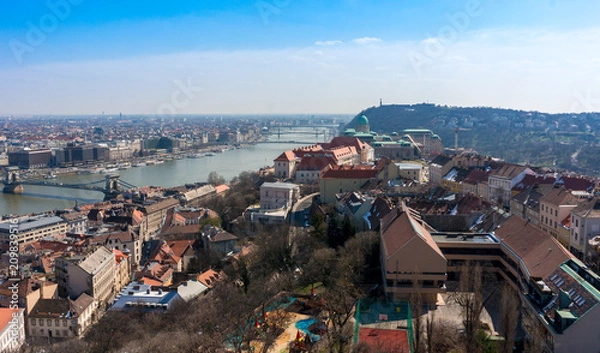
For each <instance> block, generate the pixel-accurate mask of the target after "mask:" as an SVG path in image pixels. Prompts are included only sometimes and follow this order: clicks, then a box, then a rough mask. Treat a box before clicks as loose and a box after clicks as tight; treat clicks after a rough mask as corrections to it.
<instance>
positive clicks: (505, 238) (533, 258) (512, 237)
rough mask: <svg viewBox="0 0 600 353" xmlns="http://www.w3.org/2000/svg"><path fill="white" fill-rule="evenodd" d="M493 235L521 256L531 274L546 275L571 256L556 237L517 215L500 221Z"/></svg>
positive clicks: (536, 275)
mask: <svg viewBox="0 0 600 353" xmlns="http://www.w3.org/2000/svg"><path fill="white" fill-rule="evenodd" d="M495 235H496V237H498V239H500V240H501V241H502V242H503V243H504V245H505V246H507V247H508V248H510V249H511V250H512V251H513V252H514V253H515V254H517V256H518V257H519V258H521V260H522V261H523V262H524V263H525V266H526V267H527V270H528V271H529V274H530V275H531V276H535V277H541V278H543V277H546V276H547V275H548V274H550V273H551V272H552V271H554V270H555V269H556V268H557V267H558V266H560V264H562V263H563V262H565V261H567V260H568V259H570V258H572V257H573V255H572V254H571V253H570V252H569V251H568V250H567V249H565V248H564V247H563V246H562V245H561V244H560V243H559V242H558V241H557V240H556V239H554V238H553V237H552V236H550V235H549V234H546V233H544V232H543V231H541V230H540V229H539V228H537V227H536V226H534V225H533V224H531V223H529V221H526V220H524V219H523V218H521V217H519V216H517V215H512V216H510V217H509V218H508V219H507V220H506V221H505V222H504V223H502V224H501V225H500V227H498V228H497V229H496V231H495Z"/></svg>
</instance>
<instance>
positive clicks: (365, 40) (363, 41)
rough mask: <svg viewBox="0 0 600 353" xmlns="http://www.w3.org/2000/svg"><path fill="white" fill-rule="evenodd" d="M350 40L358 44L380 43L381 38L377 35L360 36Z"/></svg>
mask: <svg viewBox="0 0 600 353" xmlns="http://www.w3.org/2000/svg"><path fill="white" fill-rule="evenodd" d="M352 42H354V43H356V44H360V45H366V44H375V43H381V39H380V38H377V37H362V38H356V39H353V40H352Z"/></svg>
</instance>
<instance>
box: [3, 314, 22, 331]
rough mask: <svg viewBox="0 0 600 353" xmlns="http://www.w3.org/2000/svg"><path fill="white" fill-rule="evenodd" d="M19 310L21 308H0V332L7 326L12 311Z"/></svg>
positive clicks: (11, 316)
mask: <svg viewBox="0 0 600 353" xmlns="http://www.w3.org/2000/svg"><path fill="white" fill-rule="evenodd" d="M21 310H23V308H19V309H16V310H15V309H10V308H0V332H1V331H3V330H4V329H5V328H6V327H7V326H8V324H9V323H10V320H12V318H13V313H18V312H19V311H21Z"/></svg>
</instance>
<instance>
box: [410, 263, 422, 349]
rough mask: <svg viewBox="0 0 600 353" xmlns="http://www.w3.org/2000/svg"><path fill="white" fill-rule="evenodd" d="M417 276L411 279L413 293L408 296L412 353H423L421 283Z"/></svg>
mask: <svg viewBox="0 0 600 353" xmlns="http://www.w3.org/2000/svg"><path fill="white" fill-rule="evenodd" d="M418 277H419V276H418V274H417V272H415V276H414V279H413V288H414V290H413V292H412V293H411V294H410V311H411V315H412V321H413V331H414V337H415V340H414V342H413V351H414V352H415V353H421V352H424V351H425V349H424V343H425V342H423V334H424V327H423V324H424V322H423V295H422V293H421V282H420V281H419V280H418Z"/></svg>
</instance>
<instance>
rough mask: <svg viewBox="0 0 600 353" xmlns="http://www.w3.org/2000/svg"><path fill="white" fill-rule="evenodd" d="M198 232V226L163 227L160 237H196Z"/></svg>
mask: <svg viewBox="0 0 600 353" xmlns="http://www.w3.org/2000/svg"><path fill="white" fill-rule="evenodd" d="M199 232H200V225H198V224H188V225H187V226H171V227H165V228H163V230H162V235H163V236H166V235H171V234H175V235H179V234H181V235H196V234H198V233H199Z"/></svg>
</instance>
